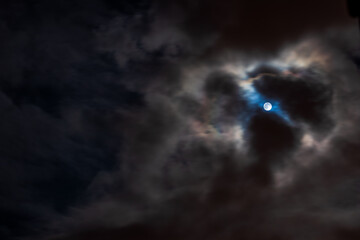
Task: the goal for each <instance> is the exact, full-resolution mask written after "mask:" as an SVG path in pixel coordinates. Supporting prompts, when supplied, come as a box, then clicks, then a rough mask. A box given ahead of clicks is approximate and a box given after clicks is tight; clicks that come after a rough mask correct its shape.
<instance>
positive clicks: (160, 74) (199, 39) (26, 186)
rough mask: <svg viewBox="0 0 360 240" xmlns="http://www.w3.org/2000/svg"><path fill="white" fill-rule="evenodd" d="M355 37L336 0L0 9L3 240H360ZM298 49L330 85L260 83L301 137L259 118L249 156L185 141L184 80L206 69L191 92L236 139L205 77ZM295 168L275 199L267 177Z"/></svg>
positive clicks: (215, 82) (250, 134)
mask: <svg viewBox="0 0 360 240" xmlns="http://www.w3.org/2000/svg"><path fill="white" fill-rule="evenodd" d="M353 12H356V11H354V10H353ZM353 15H354V14H353ZM356 24H357V21H356V19H354V18H351V17H350V16H349V13H348V10H347V6H346V1H341V0H327V1H325V0H324V1H322V0H312V1H310V0H305V1H300V0H296V1H286V0H273V1H270V0H269V1H260V0H252V1H246V0H244V1H232V0H228V1H218V0H210V1H205V0H204V1H202V0H199V1H186V0H183V1H182V0H177V1H162V0H159V1H110V0H108V1H100V0H88V1H84V0H75V1H45V0H31V1H25V0H12V1H2V2H1V5H0V32H1V34H0V112H1V113H0V114H1V118H0V178H1V181H0V239H4V240H6V239H57V240H60V239H61V240H65V239H66V240H73V239H87V240H91V239H173V240H176V239H269V240H270V239H276V240H278V239H279V240H281V239H327V240H328V239H330V240H331V239H334V240H335V239H359V237H360V231H359V229H360V228H359V227H360V226H359V223H358V222H359V221H358V220H359V217H360V215H359V214H360V212H359V207H360V205H359V203H360V189H359V186H360V181H359V176H360V175H359V173H360V168H359V167H360V164H359V159H360V158H359V157H360V152H359V144H360V141H359V140H360V139H359V135H358V134H359V133H360V131H359V130H360V129H359V128H358V126H357V127H356V123H357V121H358V120H359V119H358V118H359V116H358V115H357V114H358V112H359V111H358V110H357V105H356V104H357V103H358V102H359V99H358V97H357V94H358V91H357V90H360V87H359V84H360V82H359V81H360V80H359V75H358V73H359V72H358V69H357V67H356V64H358V65H359V59H360V57H359V52H360V51H359V36H358V32H357V31H350V30H348V29H349V28H350V29H354V28H355V29H356V28H357V25H356ZM356 30H357V29H356ZM306 36H311V37H314V38H319V39H322V38H323V39H322V41H323V42H322V43H324V46H320V47H319V49H320V48H324V49H325V50H326V51H328V52H329V54H330V57H331V62H332V66H333V68H332V69H329V70H328V72H329V73H328V74H327V73H326V74H325V76H327V77H328V78H329V79H330V78H331V79H335V80H331V81H332V82H331V84H329V83H328V82H327V80H324V81H325V83H324V82H322V81H320V80H319V82H317V81H318V79H317V78H316V79H314V75H312V73H309V75H306V74H305V75H301V77H300V80H299V81H293V79H292V78H287V77H279V76H275V77H274V76H268V75H264V76H260V77H259V79H258V80H257V82H256V84H255V87H256V89H257V90H258V91H259V92H261V93H262V94H264V95H266V96H269V97H272V98H275V99H276V98H278V99H279V101H282V102H283V103H284V109H285V111H286V112H288V113H289V114H290V115H291V117H292V118H294V119H295V120H296V121H297V122H299V123H300V126H301V127H292V126H289V125H287V123H286V122H284V121H283V120H281V119H279V118H278V117H275V116H271V117H269V115H264V113H256V116H255V117H254V118H252V119H251V121H250V123H249V125H248V128H247V135H246V138H245V140H246V141H247V144H248V148H246V151H245V150H244V151H242V150H241V151H238V150H237V149H236V148H234V147H233V146H232V145H231V144H228V143H227V142H225V141H219V140H214V141H211V143H208V142H207V141H205V140H203V139H202V138H198V137H191V138H189V137H184V136H188V135H191V134H192V133H189V132H191V131H190V130H189V129H188V125H187V121H188V119H193V118H194V119H198V120H199V121H203V122H204V121H205V120H204V118H205V117H203V115H204V114H203V113H202V111H204V110H203V107H202V102H201V101H197V100H196V99H194V98H192V97H191V96H188V95H186V94H183V95H182V93H183V92H181V91H185V90H184V89H185V88H184V85H185V84H187V83H188V82H189V81H190V80H187V79H185V78H186V77H185V76H186V71H187V70H186V69H187V67H188V66H189V65H190V66H193V67H195V68H196V67H197V66H199V68H200V67H203V66H204V65H205V66H208V67H207V68H208V69H210V70H209V72H210V73H211V74H210V75H209V76H207V77H205V78H204V79H201V84H202V85H204V87H203V88H201V89H202V90H201V91H204V92H205V95H206V96H207V98H209V99H211V98H213V97H216V98H218V99H221V101H222V102H221V103H214V105H216V107H219V108H221V109H222V108H223V109H224V110H223V112H222V113H223V114H222V115H221V116H220V117H219V119H217V120H216V121H218V122H220V123H221V124H223V125H224V126H228V125H231V126H232V125H233V124H235V122H236V117H235V116H238V115H239V114H240V115H241V114H245V115H246V114H248V111H249V110H248V109H247V103H246V99H245V98H243V97H242V96H238V94H237V92H238V90H239V89H238V87H237V85H236V84H235V80H234V79H235V77H234V76H232V75H231V74H230V75H229V74H227V73H222V72H220V73H219V72H216V71H215V69H214V71H212V67H213V66H214V65H216V63H218V62H221V61H222V60H221V59H222V54H224V53H225V54H226V53H228V52H233V53H241V54H243V56H247V57H248V58H249V59H253V58H259V59H261V58H262V57H263V58H268V57H273V56H277V55H276V54H277V53H278V52H279V51H281V50H282V49H284V47H287V46H289V45H290V44H293V43H297V42H299V41H300V42H301V41H302V39H304V37H306ZM315 50H316V49H314V51H315ZM245 58H246V57H245ZM264 69H265V70H264ZM269 72H271V73H272V74H275V75H276V74H278V73H277V72H276V70H274V69H269V68H266V67H265V68H259V69H255V70H254V72H253V74H254V76H259V75H261V74H262V73H269ZM305 72H306V71H305ZM309 72H311V71H309ZM316 76H317V75H316ZM344 79H345V80H344ZM329 81H330V80H329ZM333 82H335V83H334V84H332V83H333ZM194 88H195V87H194ZM180 90H181V91H180ZM179 92H181V94H180V93H179ZM185 92H186V91H185ZM339 106H341V109H342V110H341V111H340V110H339V112H341V113H339V115H334V114H332V112H331V111H332V109H337V108H339ZM214 108H215V107H214ZM244 109H245V110H244ZM241 116H243V115H241ZM340 125H341V126H342V125H344V126H350V127H349V129H351V131H349V132H347V131H345V130H344V131H341V132H340V133H338V132H336V133H335V134H334V137H332V136H333V135H331V134H330V132H331V131H333V129H335V127H336V126H340ZM304 126H305V127H304ZM307 131H309V132H311V133H314V135H316V136H318V138H319V139H322V138H325V137H326V136H330V135H331V138H330V143H329V146H330V148H329V149H331V150H329V153H328V154H320V153H318V150H317V149H312V150H309V151H308V152H306V151H302V150H301V151H300V150H299V149H301V144H302V143H301V138H302V137H303V136H304V134H305V132H307ZM274 135H276V138H274ZM191 136H192V135H191ZM319 141H320V140H319ZM302 158H304V159H316V161H317V162H316V164H314V165H312V166H311V167H309V168H306V169H305V170H304V169H300V168H299V169H300V170H299V169H298V168H296V169H297V170H296V171H298V173H297V175H296V176H297V177H296V180H294V182H293V183H291V186H290V187H288V188H286V190H284V191H281V192H280V193H278V192H276V191H275V190H274V185H275V183H274V176H273V175H274V172H275V170H274V169H277V168H281V167H282V166H284V165H286V164H285V163H286V162H287V161H288V160H287V159H302ZM239 161H240V162H241V161H244V162H249V163H248V164H247V165H246V164H245V165H241V164H240V165H238V162H239Z"/></svg>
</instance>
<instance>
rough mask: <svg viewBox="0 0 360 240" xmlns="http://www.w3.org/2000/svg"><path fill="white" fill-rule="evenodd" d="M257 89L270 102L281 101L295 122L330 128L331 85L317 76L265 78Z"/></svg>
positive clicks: (258, 83)
mask: <svg viewBox="0 0 360 240" xmlns="http://www.w3.org/2000/svg"><path fill="white" fill-rule="evenodd" d="M254 85H255V87H256V89H257V90H258V91H259V92H260V93H261V94H263V95H264V96H266V97H269V98H270V99H275V100H279V101H280V103H281V107H282V108H283V109H284V110H285V111H286V112H287V113H288V114H289V116H290V118H292V119H294V120H300V121H304V122H306V123H308V124H310V125H314V127H315V128H319V127H320V128H321V127H325V128H327V129H326V130H328V128H329V127H331V119H329V116H330V114H329V112H328V111H330V106H331V103H332V89H331V86H329V85H326V84H325V83H322V82H321V81H320V80H319V79H316V77H307V76H304V77H303V78H301V77H300V78H295V77H294V78H293V77H285V78H282V77H278V76H276V75H265V76H263V77H261V79H259V80H258V81H256V82H255V83H254Z"/></svg>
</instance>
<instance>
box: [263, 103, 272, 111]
mask: <svg viewBox="0 0 360 240" xmlns="http://www.w3.org/2000/svg"><path fill="white" fill-rule="evenodd" d="M271 109H272V105H271V103H269V102H266V103H264V110H265V111H267V112H268V111H270V110H271Z"/></svg>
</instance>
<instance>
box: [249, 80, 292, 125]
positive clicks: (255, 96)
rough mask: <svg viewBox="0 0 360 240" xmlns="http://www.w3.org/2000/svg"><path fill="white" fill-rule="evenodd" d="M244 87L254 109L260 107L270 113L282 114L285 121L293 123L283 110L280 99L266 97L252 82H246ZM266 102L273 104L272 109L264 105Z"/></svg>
mask: <svg viewBox="0 0 360 240" xmlns="http://www.w3.org/2000/svg"><path fill="white" fill-rule="evenodd" d="M242 89H243V90H244V97H245V98H246V100H247V102H248V104H249V107H250V109H253V110H256V109H258V110H261V111H264V112H267V113H269V114H270V113H272V114H276V115H278V116H280V117H281V118H283V119H284V120H285V121H287V122H288V123H289V124H292V122H291V120H290V118H289V116H288V115H287V114H286V112H285V111H284V110H282V108H281V104H280V102H279V101H277V100H275V99H268V98H266V97H264V96H263V95H261V94H260V93H259V92H258V91H256V89H255V88H254V86H253V85H252V84H246V85H244V86H242ZM266 103H270V104H271V108H270V109H265V107H264V105H265V104H266ZM249 117H251V116H249Z"/></svg>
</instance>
